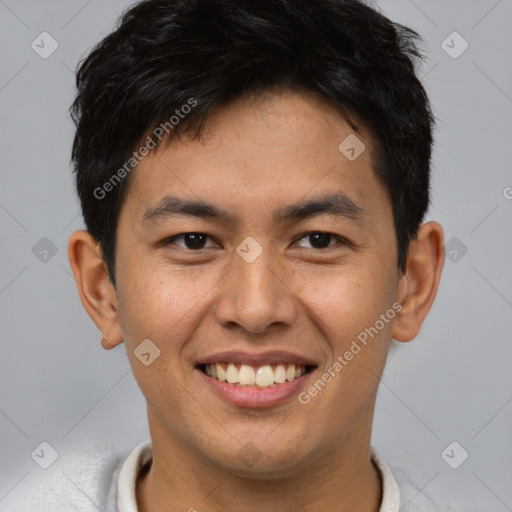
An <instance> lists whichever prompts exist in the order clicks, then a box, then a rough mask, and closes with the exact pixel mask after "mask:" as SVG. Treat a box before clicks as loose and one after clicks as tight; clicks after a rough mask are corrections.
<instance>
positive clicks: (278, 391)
mask: <svg viewBox="0 0 512 512" xmlns="http://www.w3.org/2000/svg"><path fill="white" fill-rule="evenodd" d="M195 371H196V372H198V373H199V376H200V378H201V379H203V381H204V382H205V383H206V384H207V385H208V386H210V388H211V389H213V391H215V392H216V393H217V394H219V395H220V397H221V398H223V399H224V400H226V401H228V402H231V403H232V404H235V405H237V406H239V407H271V406H273V405H278V404H280V403H282V402H284V401H285V400H287V399H288V398H290V397H291V396H293V395H295V394H296V393H298V392H299V391H300V389H301V388H302V387H304V386H305V384H306V382H307V380H308V379H309V377H310V376H311V374H312V373H314V370H311V371H310V372H309V373H305V374H304V375H302V376H301V377H299V378H298V379H294V380H292V381H287V382H283V383H282V384H276V385H275V386H274V387H273V388H257V387H254V388H253V387H244V386H236V385H233V384H228V383H227V382H221V381H220V380H217V379H214V378H212V377H208V375H206V374H205V373H204V372H202V371H201V370H200V369H199V368H195Z"/></svg>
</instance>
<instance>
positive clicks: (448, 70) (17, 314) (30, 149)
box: [0, 0, 512, 512]
mask: <svg viewBox="0 0 512 512" xmlns="http://www.w3.org/2000/svg"><path fill="white" fill-rule="evenodd" d="M129 4H130V2H126V1H121V0H115V1H114V0H109V1H100V0H89V1H88V2H87V1H83V0H73V1H67V2H61V1H44V2H42V1H35V0H19V1H18V0H17V1H14V0H0V38H1V64H0V73H1V75H0V104H1V116H2V123H1V132H0V154H1V173H2V174H1V188H0V222H1V239H0V240H1V241H0V243H1V257H2V260H1V261H2V264H1V275H0V329H1V336H2V338H1V340H2V352H1V358H0V379H1V383H0V386H1V387H0V389H1V399H0V432H1V446H0V510H15V508H12V505H11V504H15V503H16V500H17V497H21V496H22V495H23V494H24V493H26V492H27V490H28V489H30V488H31V486H32V485H34V482H36V481H38V480H40V479H41V478H42V476H43V475H47V474H48V473H49V472H53V474H54V475H57V476H59V477H60V478H61V479H62V481H63V482H64V483H63V486H66V485H67V486H68V487H69V492H72V491H73V492H81V491H80V482H79V477H70V474H71V473H69V472H67V470H66V468H67V464H72V461H73V460H76V457H77V454H78V453H80V452H82V451H83V450H85V449H87V450H94V449H101V447H102V446H114V447H118V448H120V449H121V448H122V449H125V448H131V447H134V446H135V445H136V444H137V443H139V442H142V441H144V440H146V439H148V436H149V434H148V431H147V425H146V411H145V403H144V400H143V397H142V395H141V393H140V391H139V390H138V387H137V385H136V383H135V381H134V379H133V375H132V373H131V370H130V368H129V364H128V362H127V358H126V354H125V348H124V346H123V345H120V346H119V347H117V348H115V349H114V350H112V351H110V352H107V351H104V350H103V349H102V348H101V346H100V333H99V332H98V330H97V329H96V327H95V326H94V324H93V323H92V321H91V320H90V319H89V317H88V316H87V314H86V313H85V311H84V309H83V308H82V305H81V303H80V301H79V297H78V293H77V290H76V285H75V283H74V280H73V277H72V274H71V270H70V267H69V263H68V259H67V241H68V238H69V235H70V234H71V233H72V232H73V231H74V230H76V229H79V228H81V227H83V224H82V219H81V216H80V214H79V209H78V201H77V199H76V196H75V192H74V190H73V181H72V175H71V172H70V167H69V157H70V149H71V142H72V137H73V125H72V122H71V120H70V118H69V114H68V112H67V109H68V108H69V106H70V104H71V102H72V100H73V97H74V75H73V70H74V68H75V66H76V64H77V62H78V60H79V58H80V56H81V55H84V54H85V53H86V51H87V50H88V49H89V48H90V47H91V46H92V45H93V44H94V43H96V42H98V41H99V40H100V39H101V38H102V37H103V36H104V35H106V34H107V33H108V32H110V31H111V30H112V28H113V25H114V22H115V20H116V19H117V17H118V15H119V14H120V13H121V12H122V11H123V10H124V9H125V8H126V7H127V6H128V5H129ZM377 5H378V6H379V7H380V9H381V10H382V12H383V13H384V14H386V15H387V16H389V17H390V18H391V19H393V20H395V21H398V22H400V23H403V24H406V25H408V26H410V27H412V28H414V29H416V30H417V31H418V32H419V33H420V34H421V35H422V36H423V37H424V39H425V44H424V45H423V48H424V50H425V51H426V53H427V55H428V60H427V61H426V62H425V63H424V65H423V67H422V68H421V69H420V76H421V77H422V78H423V80H424V83H425V86H426V88H427V92H428V93H429V96H430V98H431V101H432V104H433V109H434V113H435V115H436V117H437V118H438V128H437V130H436V133H435V137H436V148H435V151H434V161H433V207H432V209H431V212H430V215H429V218H430V219H435V220H437V221H439V222H441V224H442V225H443V226H444V228H445V234H446V241H447V242H448V247H447V249H448V251H449V253H451V255H450V257H451V259H448V258H447V260H446V263H445V270H444V275H443V278H442V282H441V287H440V290H439V295H438V298H437V301H436V303H435V305H434V307H433V310H432V311H431V313H430V315H429V317H428V318H427V320H426V322H425V324H424V327H423V329H422V331H421V333H420V335H419V336H418V337H417V338H416V339H415V340H414V341H413V342H411V343H408V344H398V343H396V342H395V343H394V346H393V348H392V351H391V354H390V358H389V360H388V364H387V367H386V370H385V373H384V377H383V379H382V383H381V387H380V390H379V395H378V403H377V409H376V417H375V423H374V434H373V440H372V444H373V445H374V446H375V447H376V448H377V449H378V450H379V452H380V453H381V454H382V455H383V457H384V459H385V460H386V461H387V462H388V463H389V464H390V465H391V466H393V467H401V468H402V469H403V470H404V471H405V472H406V473H407V474H408V475H409V476H410V478H411V479H412V480H413V481H414V482H415V483H416V485H417V486H418V488H419V489H422V492H425V493H428V494H430V495H432V496H435V497H436V498H438V499H439V500H440V501H444V502H445V503H446V504H447V505H446V508H445V509H444V510H452V511H466V512H468V511H493V512H501V511H506V510H512V486H510V482H511V479H512V441H511V436H510V431H511V428H510V427H511V420H512V404H511V401H512V373H511V371H510V367H511V362H512V343H511V341H512V340H511V335H510V333H511V327H512V315H511V313H512V286H511V284H512V265H511V262H512V258H511V256H512V235H511V234H512V170H511V169H512V165H511V164H512V150H511V146H512V115H511V114H512V71H511V69H512V65H511V54H512V31H511V30H510V23H511V21H512V1H511V0H501V1H496V0H492V1H491V0H489V1H485V0H480V1H475V0H471V1H468V0H458V1H455V0H451V1H449V2H447V1H446V0H444V1H440V0H437V1H432V0H430V1H426V0H422V1H420V0H415V1H412V0H383V1H378V2H377ZM43 31H47V32H49V33H50V34H51V35H52V37H53V38H55V40H56V41H57V42H58V45H59V46H58V49H57V50H56V51H55V52H54V53H53V54H52V55H51V56H50V57H49V58H47V59H42V58H41V57H40V56H39V55H38V54H37V53H36V52H35V51H34V50H33V49H32V48H31V43H32V41H33V40H34V39H36V37H37V36H38V35H39V34H40V33H41V32H43ZM454 31H457V32H458V33H459V34H460V35H461V36H462V37H463V38H464V39H465V40H466V41H467V42H468V44H469V47H468V49H467V50H466V51H465V52H464V53H462V54H461V55H460V56H458V58H453V57H452V56H450V55H448V53H447V52H446V51H445V50H444V49H443V47H442V46H441V45H442V42H443V41H444V40H445V39H446V38H447V36H448V35H449V34H451V33H452V32H454ZM460 43H461V41H460V40H457V39H455V40H454V42H453V44H452V43H451V42H450V39H448V42H447V43H445V44H449V45H450V46H453V47H454V48H453V49H452V50H451V51H452V52H453V51H458V50H460V48H461V46H460ZM507 187H510V188H507ZM43 237H47V238H48V239H49V240H51V242H52V243H53V244H54V245H55V249H56V250H57V252H56V254H55V255H53V256H52V253H51V252H50V253H48V255H47V256H46V260H47V261H41V259H40V258H41V257H43V259H44V256H43V254H42V253H40V252H39V253H38V251H37V248H38V247H39V246H36V249H35V250H34V252H35V253H36V254H34V252H33V247H34V246H35V245H36V244H37V243H38V242H39V241H40V239H41V238H43ZM39 243H40V244H44V243H45V242H39ZM46 243H47V242H46ZM450 244H451V245H450ZM464 247H466V248H467V253H465V254H464ZM452 260H453V261H452ZM43 441H46V442H48V443H50V444H51V445H52V446H53V447H54V448H55V449H56V450H57V452H58V454H59V457H58V459H57V461H56V462H55V463H54V464H53V465H52V466H51V467H50V468H49V469H47V470H44V469H42V468H40V467H39V466H38V465H37V464H36V463H35V462H34V460H33V459H32V457H31V453H32V452H33V451H34V450H35V449H36V447H38V445H39V444H40V443H41V442H43ZM453 441H456V442H457V443H458V444H459V445H460V447H459V445H457V446H456V447H455V449H454V451H453V452H451V451H450V450H448V453H449V454H450V456H451V457H450V459H451V461H452V464H453V463H454V462H453V461H455V462H457V460H460V457H461V454H462V453H463V452H462V449H464V450H466V451H467V452H468V453H469V457H468V459H467V460H466V461H465V462H464V463H463V464H462V465H460V467H459V468H458V469H452V468H451V467H450V466H449V465H448V464H447V463H446V462H445V460H443V458H442V456H441V454H442V452H443V451H444V450H445V448H446V447H447V446H448V445H449V444H450V443H452V442H453ZM461 447H462V448H461ZM413 501H414V496H405V497H403V501H402V507H403V508H402V510H404V511H405V512H407V507H408V506H409V503H412V502H413ZM408 502H409V503H408ZM77 510H78V509H77Z"/></svg>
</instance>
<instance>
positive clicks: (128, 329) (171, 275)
mask: <svg viewBox="0 0 512 512" xmlns="http://www.w3.org/2000/svg"><path fill="white" fill-rule="evenodd" d="M124 270H126V273H125V274H123V273H121V272H120V273H119V274H120V275H119V277H120V279H119V282H120V283H121V282H122V283H123V287H122V288H121V287H120V288H119V291H118V305H119V313H120V317H121V318H122V327H123V332H125V334H126V336H127V339H125V343H126V342H127V343H128V344H129V345H130V346H133V347H135V345H136V344H137V343H140V341H141V340H143V339H145V338H149V339H151V340H152V341H154V343H155V344H156V345H157V346H158V347H159V348H161V349H165V350H166V351H168V352H169V351H171V352H176V351H178V350H179V349H180V347H181V345H182V344H183V343H185V342H186V340H187V335H188V333H189V332H191V331H192V330H193V329H194V326H195V325H196V319H197V321H199V319H198V315H199V314H200V311H201V307H202V306H201V305H202V304H203V303H204V302H205V301H207V298H208V293H209V292H212V291H213V290H214V289H215V283H216V282H217V281H218V279H219V277H218V276H217V275H216V274H215V273H212V272H203V271H201V270H199V269H198V268H197V267H196V268H194V267H190V268H188V269H187V268H181V269H174V270H172V269H171V268H170V266H166V265H162V264H161V263H159V262H156V263H155V261H151V262H150V261H146V262H144V260H142V261H139V262H138V264H135V265H132V266H131V267H128V266H126V268H125V269H124Z"/></svg>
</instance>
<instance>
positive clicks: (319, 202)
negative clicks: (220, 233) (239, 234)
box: [141, 191, 367, 226]
mask: <svg viewBox="0 0 512 512" xmlns="http://www.w3.org/2000/svg"><path fill="white" fill-rule="evenodd" d="M366 214H367V211H366V210H365V209H364V208H362V207H361V206H358V205H357V204H356V203H355V202H354V201H352V199H350V197H348V196H347V195H346V194H344V193H343V192H341V191H337V192H334V193H331V194H326V195H322V196H318V197H314V198H312V199H308V200H305V199H304V200H301V201H298V202H297V203H294V204H291V205H288V206H285V207H282V208H280V209H278V210H276V211H275V212H274V215H273V221H274V222H275V223H282V222H285V221H290V220H303V219H306V218H311V217H316V216H319V215H333V216H335V217H339V218H348V219H351V220H354V221H357V222H360V221H361V220H363V218H364V217H365V216H366ZM176 215H185V216H192V217H198V218H211V219H219V220H225V221H228V222H231V223H234V222H236V220H237V219H236V217H235V216H234V215H233V214H232V213H230V212H229V211H228V210H226V209H224V208H222V207H220V206H216V205H214V204H212V203H209V202H207V201H196V200H187V199H182V198H179V197H175V196H165V197H164V198H163V199H162V200H161V201H160V202H159V203H158V204H156V205H155V206H153V207H150V208H148V209H147V210H146V212H145V213H144V215H143V216H142V220H141V223H142V224H143V225H145V226H150V225H153V224H157V223H159V222H160V221H164V220H166V219H169V218H172V217H174V216H176Z"/></svg>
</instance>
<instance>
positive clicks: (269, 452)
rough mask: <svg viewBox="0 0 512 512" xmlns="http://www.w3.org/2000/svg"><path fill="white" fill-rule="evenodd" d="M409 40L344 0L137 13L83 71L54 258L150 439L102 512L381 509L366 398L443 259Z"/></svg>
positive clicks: (137, 9)
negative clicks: (140, 399) (118, 361)
mask: <svg viewBox="0 0 512 512" xmlns="http://www.w3.org/2000/svg"><path fill="white" fill-rule="evenodd" d="M417 38H419V36H418V34H416V33H415V32H414V31H412V30H410V29H407V28H406V27H403V26H400V25H398V24H394V23H392V22H391V21H390V20H388V19H387V18H385V17H384V16H383V15H381V14H380V13H378V12H377V11H376V10H374V9H373V8H371V7H369V6H367V5H365V4H363V3H362V2H361V1H358V0H346V1H343V0H322V1H318V0H315V1H313V0H309V1H305V0H303V1H297V0H294V1H292V0H274V1H270V0H269V1H258V2H252V1H249V0H242V1H238V0H237V1H235V0H232V1H226V0H202V1H201V0H197V1H170V0H165V1H164V0H147V1H143V2H141V3H139V4H137V5H135V6H134V7H133V8H131V9H130V10H129V11H127V12H126V13H125V14H124V16H123V18H122V20H121V23H120V24H119V26H118V28H117V29H116V30H115V31H114V32H113V33H112V34H110V35H108V36H107V37H106V38H105V39H104V40H103V41H102V42H101V43H100V44H99V45H98V46H97V47H96V48H95V49H94V50H93V51H92V53H91V54H90V55H89V56H88V57H87V59H85V60H84V62H83V63H82V64H81V66H80V69H79V71H78V74H77V87H78V95H77V98H76V100H75V102H74V104H73V107H72V113H73V118H74V120H75V122H76V125H77V131H76V135H75V140H74V144H73V162H74V165H75V172H76V184H77V190H78V194H79V197H80V200H81V206H82V212H83V215H84V220H85V223H86V226H87V231H85V230H79V231H76V232H75V233H73V235H72V236H71V238H70V241H69V259H70V263H71V266H72V269H73V273H74V276H75V279H76V282H77V285H78V291H79V294H80V298H81V301H82V303H83V305H84V307H85V309H86V310H87V312H88V314H89V315H90V316H91V318H92V320H93V321H94V322H95V324H96V325H97V327H98V329H99V330H100V331H101V333H102V335H103V338H102V342H101V343H102V346H103V347H104V348H105V349H111V348H113V347H115V346H117V345H119V344H120V343H124V345H125V348H126V351H127V355H128V358H129V360H130V364H131V367H132V370H133V374H134V376H135V379H136V381H137V383H138V385H139V386H140V389H141V391H142V393H143V395H144V397H145V399H146V401H147V412H148V422H149V428H150V434H151V441H150V442H147V443H144V444H142V445H140V446H138V447H136V448H135V449H134V450H133V451H132V453H131V454H130V456H129V457H128V458H127V459H126V460H123V461H122V464H120V465H119V467H117V469H116V471H115V472H114V473H113V474H112V487H111V494H109V496H110V497H111V498H112V499H111V502H110V503H105V504H104V506H105V507H107V506H109V507H117V510H119V511H121V512H133V511H140V512H155V511H158V512H165V511H169V512H171V511H172V512H174V511H186V510H188V511H194V510H197V511H199V512H203V511H204V512H206V511H217V510H227V511H231V510H243V511H247V512H252V511H256V510H258V511H259V510H265V511H270V512H274V511H276V512H277V511H279V512H283V511H296V510H307V511H311V512H316V511H320V510H336V511H340V512H341V511H351V512H358V511H361V512H363V511H364V512H377V511H380V512H391V511H393V512H396V511H398V510H399V507H400V498H399V488H398V486H397V483H396V481H395V479H394V477H393V475H392V473H391V471H390V469H389V467H388V466H387V465H386V463H385V462H384V460H383V459H382V458H381V457H380V456H379V455H378V453H377V451H376V450H375V449H374V448H373V447H371V446H370V438H371V429H372V419H373V412H374V406H375V399H376V394H377V390H378V385H379V380H380V377H381V375H382V372H383V369H384V366H385V362H386V358H387V354H388V349H389V344H390V340H391V339H392V338H394V339H396V340H398V341H402V342H407V341H410V340H412V339H413V338H414V337H415V336H416V335H417V333H418V331H419V329H420V327H421V325H422V322H423V320H424V319H425V317H426V315H427V313H428V311H429V310H430V307H431V305H432V303H433V300H434V298H435V295H436V292H437V288H438V284H439V280H440V276H441V271H442V266H443V258H444V254H443V231H442V228H441V226H440V225H439V224H438V223H436V222H427V223H423V224H422V222H423V219H424V216H425V213H426V210H427V207H428V204H429V182H430V178H429V176H430V157H431V148H432V128H433V124H434V120H433V116H432V113H431V110H430V106H429V102H428V98H427V96H426V94H425V91H424V89H423V87H422V85H421V83H420V82H419V80H418V78H417V77H416V76H415V72H414V64H413V61H414V58H418V57H420V54H419V51H418V49H417V47H416V45H415V43H414V40H415V39H417ZM114 496H115V500H114V498H113V497H114ZM104 497H105V496H103V498H104ZM103 498H101V499H103ZM98 499H100V498H98ZM113 501H115V503H113ZM431 505H432V504H430V505H428V504H422V505H421V506H422V507H423V508H422V510H424V511H425V510H427V508H426V507H429V506H431ZM418 506H419V505H418ZM432 506H433V505H432ZM412 509H413V507H410V508H409V509H408V510H412ZM431 510H434V509H433V508H431Z"/></svg>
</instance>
